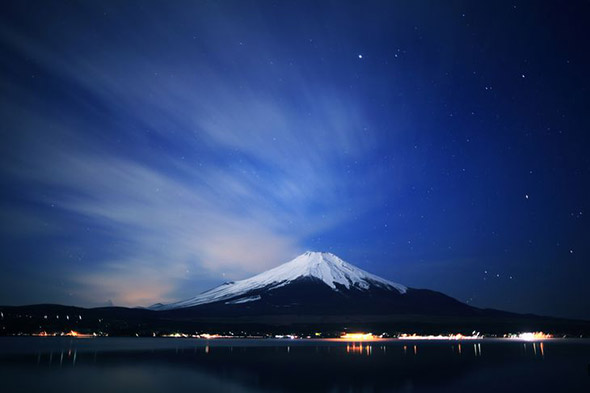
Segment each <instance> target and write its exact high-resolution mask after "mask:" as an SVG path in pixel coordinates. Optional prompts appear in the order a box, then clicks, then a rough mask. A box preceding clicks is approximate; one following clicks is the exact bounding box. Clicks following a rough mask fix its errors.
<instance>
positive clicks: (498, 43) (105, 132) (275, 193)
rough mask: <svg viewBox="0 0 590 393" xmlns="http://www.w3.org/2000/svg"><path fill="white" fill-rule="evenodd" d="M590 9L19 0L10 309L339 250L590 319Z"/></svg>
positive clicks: (9, 101) (230, 275) (442, 287)
mask: <svg viewBox="0 0 590 393" xmlns="http://www.w3.org/2000/svg"><path fill="white" fill-rule="evenodd" d="M589 12H590V5H589V3H588V2H585V1H571V2H544V1H530V2H522V1H489V2H480V1H477V2H476V1H444V2H443V1H434V0H433V1H400V2H393V1H392V2H381V1H377V2H367V1H354V2H345V1H333V2H331V1H189V2H184V1H174V2H164V1H129V0H126V1H100V2H87V1H55V2H46V1H24V0H23V1H5V2H2V5H1V6H0V51H1V56H0V100H1V104H0V113H1V118H2V122H1V127H0V132H1V136H2V143H1V144H0V218H1V219H0V270H1V272H2V273H1V274H0V304H14V305H18V304H31V303H48V302H51V303H62V304H71V305H81V306H103V305H109V304H114V305H126V306H137V305H142V306H145V305H149V304H152V303H155V302H169V301H174V300H179V299H184V298H187V297H191V296H194V295H196V294H197V293H199V292H201V291H203V290H206V289H209V288H210V287H212V286H215V285H218V284H220V283H221V282H223V281H227V280H235V279H241V278H246V277H248V276H250V275H252V274H255V273H259V272H261V271H263V270H266V269H268V268H270V267H274V266H276V265H278V264H280V263H283V262H286V261H288V260H290V259H292V258H294V257H295V256H297V255H298V254H300V253H301V252H304V251H306V250H317V251H329V252H333V253H334V254H336V255H338V256H340V257H341V258H343V259H344V260H346V261H348V262H350V263H352V264H354V265H357V266H359V267H361V268H363V269H365V270H368V271H370V272H372V273H375V274H378V275H380V276H382V277H385V278H388V279H391V280H393V281H397V282H400V283H402V284H405V285H407V286H410V287H417V288H429V289H434V290H438V291H442V292H444V293H447V294H449V295H451V296H453V297H456V298H457V299H459V300H461V301H465V302H468V303H469V304H472V305H475V306H480V307H493V308H499V309H505V310H509V311H516V312H531V313H538V314H544V315H555V316H563V317H575V318H586V319H590V290H589V285H588V277H590V242H589V241H588V240H589V239H590V221H589V219H590V206H589V205H590V154H589V151H588V146H589V142H590V134H589V132H590V128H589V126H590V121H589V118H590V115H589V113H590V97H589V90H588V88H589V86H590V83H589V82H590V81H589V76H588V70H589V69H590V57H589V56H590V55H589V52H588V50H587V49H588V47H587V42H586V40H587V38H588V37H589V36H590V31H589V30H590V28H589V27H588V23H587V19H588V14H589Z"/></svg>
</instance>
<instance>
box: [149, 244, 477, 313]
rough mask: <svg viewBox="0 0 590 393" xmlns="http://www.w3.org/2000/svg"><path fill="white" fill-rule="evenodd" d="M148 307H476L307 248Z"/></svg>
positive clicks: (423, 310) (198, 309) (381, 310)
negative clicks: (288, 258)
mask: <svg viewBox="0 0 590 393" xmlns="http://www.w3.org/2000/svg"><path fill="white" fill-rule="evenodd" d="M151 309H152V310H156V311H162V312H167V314H170V315H172V314H176V315H178V314H184V315H187V316H189V315H209V316H231V315H236V316H238V315H273V314H274V315H281V314H282V315H284V314H297V315H304V314H309V315H311V314H313V315H321V314H325V315H338V314H340V315H353V314H362V313H373V314H381V315H385V314H431V315H473V314H477V311H478V310H477V309H476V308H473V307H470V306H468V305H466V304H463V303H461V302H459V301H457V300H455V299H453V298H451V297H448V296H446V295H444V294H442V293H439V292H435V291H430V290H424V289H413V288H408V287H406V286H404V285H401V284H398V283H395V282H392V281H389V280H386V279H383V278H381V277H379V276H376V275H374V274H371V273H368V272H366V271H364V270H362V269H359V268H357V267H355V266H353V265H351V264H349V263H347V262H345V261H343V260H342V259H340V258H338V257H337V256H335V255H333V254H330V253H320V252H306V253H304V254H302V255H300V256H298V257H297V258H295V259H293V260H292V261H290V262H287V263H285V264H282V265H280V266H278V267H276V268H274V269H270V270H268V271H266V272H263V273H261V274H258V275H256V276H254V277H251V278H248V279H246V280H241V281H236V282H229V283H225V284H223V285H220V286H218V287H216V288H213V289H211V290H209V291H206V292H203V293H201V294H200V295H198V296H195V297H193V298H191V299H187V300H183V301H180V302H177V303H172V304H168V305H161V304H158V305H154V306H152V307H151Z"/></svg>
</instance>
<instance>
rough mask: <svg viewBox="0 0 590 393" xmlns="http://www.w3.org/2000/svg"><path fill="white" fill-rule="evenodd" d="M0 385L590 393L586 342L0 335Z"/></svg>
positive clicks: (23, 388)
mask: <svg viewBox="0 0 590 393" xmlns="http://www.w3.org/2000/svg"><path fill="white" fill-rule="evenodd" d="M0 391H2V392H6V393H8V392H49V393H51V392H129V393H131V392H142V393H150V392H165V391H173V392H496V393H497V392H513V391H514V392H520V391H526V392H590V340H576V339H568V340H561V339H555V340H546V341H543V342H522V341H508V340H481V341H477V342H475V341H462V342H460V343H459V342H450V341H436V342H434V341H399V340H395V341H394V340H392V341H378V342H371V343H362V344H360V343H356V344H353V343H345V342H335V341H322V340H238V339H235V340H198V339H172V338H90V339H72V338H33V337H30V338H29V337H26V338H25V337H17V338H0Z"/></svg>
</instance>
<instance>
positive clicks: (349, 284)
mask: <svg viewBox="0 0 590 393" xmlns="http://www.w3.org/2000/svg"><path fill="white" fill-rule="evenodd" d="M305 277H311V278H315V279H318V280H321V281H323V282H324V283H325V284H326V285H328V286H329V287H331V288H332V289H333V290H338V286H337V284H338V285H341V286H344V287H345V288H347V289H350V288H355V289H359V290H366V289H369V288H370V287H371V286H377V287H381V288H385V289H389V290H396V291H397V292H399V293H402V294H403V293H406V290H407V288H406V287H405V286H403V285H401V284H397V283H394V282H391V281H389V280H385V279H383V278H381V277H379V276H376V275H374V274H371V273H368V272H366V271H364V270H361V269H359V268H357V267H355V266H353V265H351V264H349V263H347V262H345V261H343V260H342V259H340V258H338V257H337V256H336V255H334V254H331V253H328V252H314V251H307V252H305V253H303V254H301V255H299V256H298V257H297V258H295V259H293V260H291V261H289V262H287V263H284V264H282V265H280V266H277V267H275V268H273V269H270V270H267V271H265V272H263V273H260V274H258V275H256V276H254V277H251V278H248V279H245V280H241V281H236V282H231V283H225V284H223V285H220V286H218V287H216V288H213V289H211V290H209V291H206V292H203V293H201V294H200V295H198V296H196V297H194V298H192V299H188V300H184V301H181V302H177V303H172V304H168V305H165V306H160V307H157V309H158V310H166V309H173V308H184V307H192V306H196V305H200V304H206V303H212V302H217V301H222V300H229V299H233V298H236V297H239V296H240V295H245V294H246V293H248V292H250V291H253V290H257V289H262V288H267V289H268V290H272V289H276V288H279V287H282V286H284V285H287V284H289V283H290V282H292V281H295V280H297V279H300V278H305ZM237 300H238V301H239V298H238V299H237Z"/></svg>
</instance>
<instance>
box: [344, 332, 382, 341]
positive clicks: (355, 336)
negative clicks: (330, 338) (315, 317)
mask: <svg viewBox="0 0 590 393" xmlns="http://www.w3.org/2000/svg"><path fill="white" fill-rule="evenodd" d="M340 338H341V339H342V340H348V341H367V340H375V339H377V337H375V336H373V334H372V333H344V334H343V335H342V336H340Z"/></svg>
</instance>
